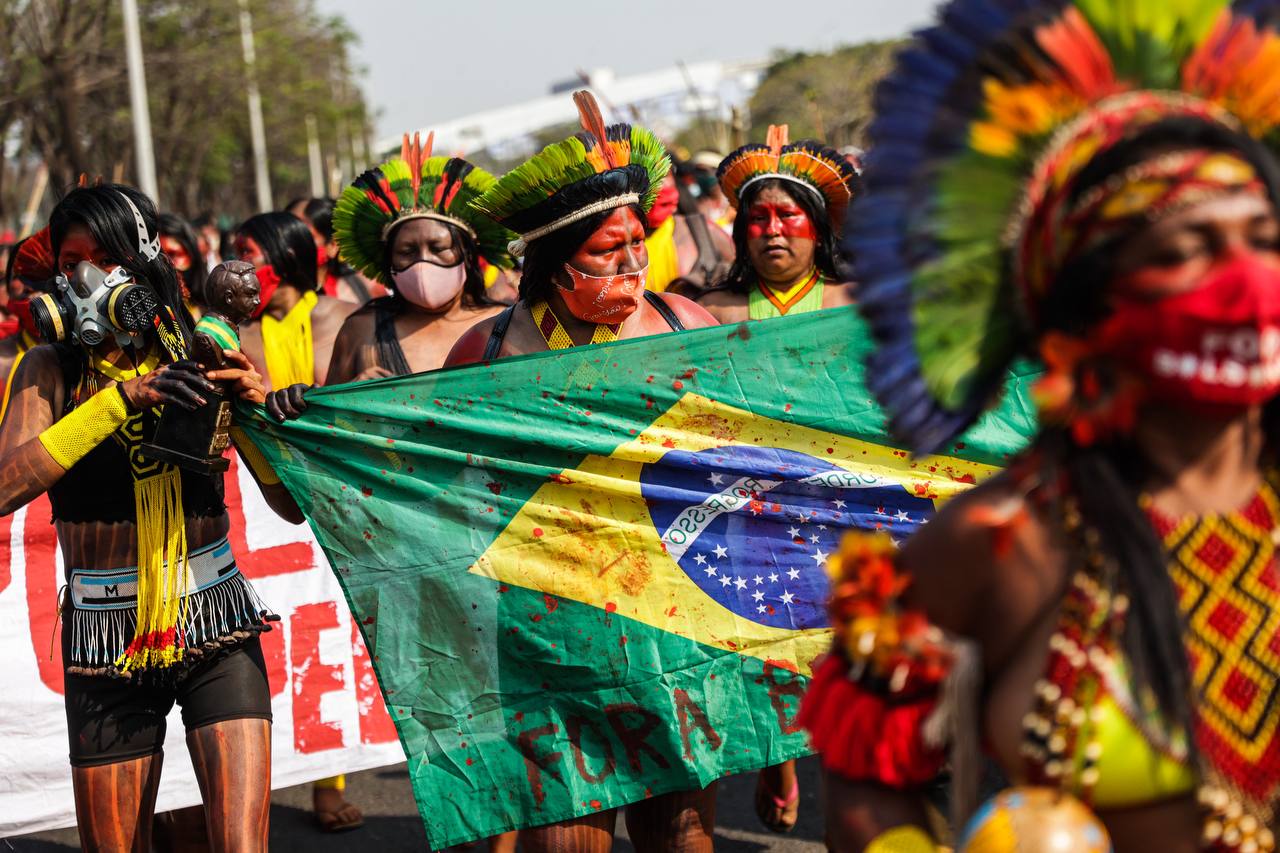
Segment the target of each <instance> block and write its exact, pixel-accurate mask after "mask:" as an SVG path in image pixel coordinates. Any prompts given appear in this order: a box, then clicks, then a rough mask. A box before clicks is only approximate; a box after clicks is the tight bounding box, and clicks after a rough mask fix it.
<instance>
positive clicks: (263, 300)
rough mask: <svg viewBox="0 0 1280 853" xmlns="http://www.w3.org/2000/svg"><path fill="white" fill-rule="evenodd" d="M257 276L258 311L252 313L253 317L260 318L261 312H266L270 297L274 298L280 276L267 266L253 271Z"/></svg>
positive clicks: (274, 269)
mask: <svg viewBox="0 0 1280 853" xmlns="http://www.w3.org/2000/svg"><path fill="white" fill-rule="evenodd" d="M255 272H256V273H257V276H258V296H259V301H258V310H256V311H254V312H253V316H254V317H261V316H262V312H263V311H266V310H267V303H268V302H270V301H271V297H272V296H275V294H276V290H277V289H278V288H279V287H280V276H279V275H278V274H277V273H276V268H275V267H273V266H271V265H270V264H267V265H266V266H261V267H258V268H257V270H256V271H255Z"/></svg>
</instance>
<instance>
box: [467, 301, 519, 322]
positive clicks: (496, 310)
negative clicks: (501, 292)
mask: <svg viewBox="0 0 1280 853" xmlns="http://www.w3.org/2000/svg"><path fill="white" fill-rule="evenodd" d="M509 307H511V306H509V305H503V304H501V303H495V304H493V305H477V306H476V307H474V308H472V309H471V313H472V315H473V316H474V317H475V318H476V320H477V321H481V320H487V319H489V318H490V317H497V316H498V315H499V314H501V313H502V312H503V311H506V310H507V309H508V308H509Z"/></svg>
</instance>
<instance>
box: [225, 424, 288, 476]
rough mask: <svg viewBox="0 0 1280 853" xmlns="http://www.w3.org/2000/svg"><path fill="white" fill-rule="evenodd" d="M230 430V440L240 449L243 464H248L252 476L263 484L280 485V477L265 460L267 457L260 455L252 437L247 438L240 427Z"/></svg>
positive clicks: (260, 452)
mask: <svg viewBox="0 0 1280 853" xmlns="http://www.w3.org/2000/svg"><path fill="white" fill-rule="evenodd" d="M230 432H231V440H232V441H234V442H235V443H236V449H237V450H239V451H240V455H241V457H243V458H244V461H245V464H247V465H248V466H249V470H250V471H252V472H253V476H254V477H256V478H257V479H258V482H259V483H261V484H262V485H264V486H278V485H280V477H279V476H277V475H276V472H275V469H273V468H272V467H271V465H270V464H269V463H268V462H267V457H265V456H263V455H262V451H261V450H259V449H258V445H256V444H254V443H253V439H251V438H249V436H248V435H247V434H246V433H245V431H244V430H242V429H241V428H240V427H232V428H231V430H230Z"/></svg>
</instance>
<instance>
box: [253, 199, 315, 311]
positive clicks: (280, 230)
mask: <svg viewBox="0 0 1280 853" xmlns="http://www.w3.org/2000/svg"><path fill="white" fill-rule="evenodd" d="M240 233H241V234H243V235H244V236H246V237H250V238H252V239H253V241H254V242H255V243H257V244H258V245H259V246H260V247H262V253H263V254H264V255H266V258H267V263H268V264H270V265H271V266H272V267H273V268H274V269H275V271H276V275H278V276H280V281H281V282H282V283H284V284H290V285H293V286H294V287H296V288H298V290H301V291H303V292H304V293H305V292H306V291H308V290H315V289H316V288H317V287H318V282H317V281H316V274H317V270H316V239H315V238H314V237H312V236H311V229H310V228H308V227H307V223H305V222H303V221H302V220H301V219H299V218H298V217H296V216H294V215H293V214H292V213H283V212H280V211H272V212H271V213H259V214H257V215H256V216H251V217H249V218H248V219H246V220H245V221H244V223H243V224H242V225H241V226H240Z"/></svg>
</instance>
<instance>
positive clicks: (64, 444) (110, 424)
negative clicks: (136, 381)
mask: <svg viewBox="0 0 1280 853" xmlns="http://www.w3.org/2000/svg"><path fill="white" fill-rule="evenodd" d="M128 419H129V409H128V407H127V406H125V404H124V397H122V396H121V395H120V391H119V389H118V388H116V387H115V386H112V387H110V388H104V389H103V390H101V391H99V392H98V393H97V394H94V395H93V396H92V397H90V398H89V399H88V400H85V401H84V403H82V404H80V405H79V406H76V407H75V408H74V409H72V410H71V412H70V413H69V414H68V415H67V416H66V417H64V418H61V419H59V420H58V422H57V423H55V424H53V426H51V427H49V428H48V429H46V430H45V431H44V432H42V433H40V436H39V438H40V443H41V444H42V445H44V449H45V450H47V451H49V455H50V456H52V457H53V461H54V462H57V463H58V465H60V466H61V467H62V468H63V470H66V471H70V470H71V466H73V465H75V464H76V463H77V462H79V461H80V460H81V459H83V458H84V456H85V454H87V453H88V452H89V451H90V450H93V449H94V448H95V447H97V446H98V445H99V444H101V443H102V442H103V440H104V439H106V437H107V436H109V435H111V434H112V433H113V432H115V431H116V430H118V429H120V427H122V426H124V422H125V421H127V420H128Z"/></svg>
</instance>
